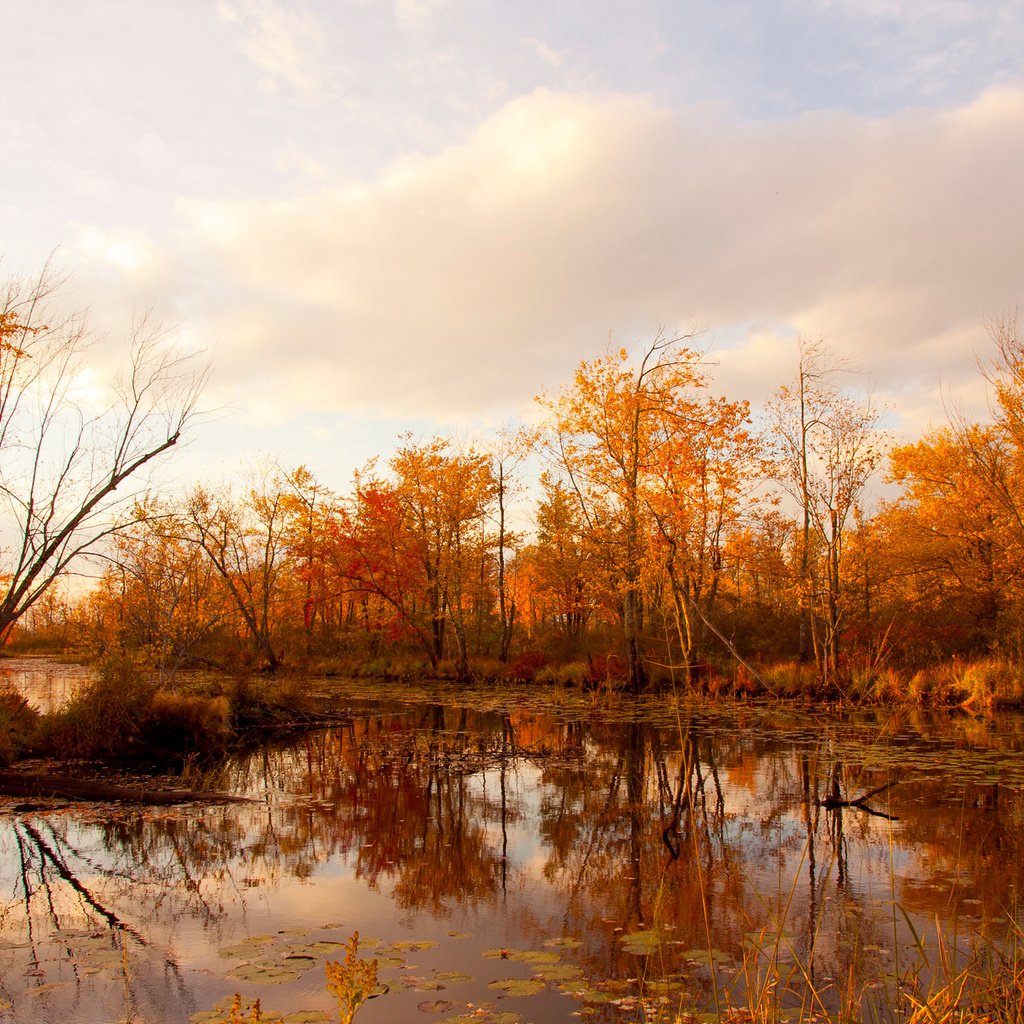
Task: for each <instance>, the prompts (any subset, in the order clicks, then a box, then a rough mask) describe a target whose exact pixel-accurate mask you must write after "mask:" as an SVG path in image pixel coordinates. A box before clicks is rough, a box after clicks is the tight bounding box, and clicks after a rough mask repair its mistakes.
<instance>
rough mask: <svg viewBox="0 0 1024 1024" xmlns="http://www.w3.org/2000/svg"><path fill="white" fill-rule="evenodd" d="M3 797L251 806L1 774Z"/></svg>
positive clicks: (181, 793) (173, 792) (179, 792)
mask: <svg viewBox="0 0 1024 1024" xmlns="http://www.w3.org/2000/svg"><path fill="white" fill-rule="evenodd" d="M0 793H2V794H4V795H6V796H27V797H35V798H36V799H41V798H46V797H50V798H52V797H61V798H63V799H66V800H94V801H113V802H116V803H131V804H148V805H164V804H184V803H218V804H224V803H232V804H233V803H249V802H251V801H250V799H249V798H248V797H244V796H235V795H234V794H232V793H216V792H204V791H203V790H199V789H158V788H155V787H147V786H145V785H143V784H140V783H114V782H101V781H99V780H98V779H82V778H78V777H76V776H72V775H55V774H52V773H46V772H17V771H0Z"/></svg>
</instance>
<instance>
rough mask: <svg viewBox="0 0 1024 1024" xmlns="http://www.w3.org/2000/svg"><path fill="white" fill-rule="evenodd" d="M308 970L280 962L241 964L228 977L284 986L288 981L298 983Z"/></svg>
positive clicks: (229, 972) (260, 983)
mask: <svg viewBox="0 0 1024 1024" xmlns="http://www.w3.org/2000/svg"><path fill="white" fill-rule="evenodd" d="M307 970H308V968H305V967H302V968H300V967H296V966H293V965H289V964H285V963H282V962H280V961H262V962H256V963H250V964H239V965H238V966H237V967H234V968H232V969H231V970H230V971H228V977H229V978H234V979H235V980H236V981H251V982H254V983H255V984H259V985H282V984H284V983H285V982H288V981H297V980H298V979H299V978H301V977H302V975H303V974H305V973H306V971H307Z"/></svg>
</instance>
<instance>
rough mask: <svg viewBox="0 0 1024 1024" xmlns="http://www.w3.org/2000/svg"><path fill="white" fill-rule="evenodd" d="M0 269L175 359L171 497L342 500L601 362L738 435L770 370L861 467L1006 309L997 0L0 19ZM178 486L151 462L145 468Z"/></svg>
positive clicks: (481, 6)
mask: <svg viewBox="0 0 1024 1024" xmlns="http://www.w3.org/2000/svg"><path fill="white" fill-rule="evenodd" d="M0 18H2V21H0V24H2V25H3V36H4V39H5V47H4V59H3V61H2V62H0V96H2V97H3V102H2V103H0V137H2V139H3V149H2V156H0V258H2V263H0V274H2V275H10V274H15V275H25V274H32V273H33V272H37V271H38V270H39V268H40V267H41V266H42V265H43V264H44V263H45V262H46V260H47V259H52V260H53V262H54V264H55V265H56V266H57V267H59V268H60V270H61V271H63V272H67V273H68V274H69V275H70V276H69V281H68V284H67V285H66V286H65V289H64V293H63V296H62V300H61V301H63V302H66V303H68V304H70V305H74V306H77V307H83V308H86V307H87V308H88V309H89V311H90V317H91V322H92V324H93V326H94V329H95V331H96V333H97V335H98V336H99V337H100V339H101V340H100V342H99V343H98V345H97V349H96V355H95V358H96V359H97V360H101V359H102V356H103V354H104V353H107V354H108V355H109V354H112V353H114V352H119V351H122V350H123V344H124V341H125V337H126V333H127V330H128V328H129V325H130V324H131V321H132V318H133V316H137V315H139V313H140V312H145V311H147V310H149V311H152V312H151V316H152V317H153V318H156V320H158V321H160V322H163V323H164V324H166V325H168V326H169V327H171V328H173V329H174V331H175V332H176V336H177V337H178V338H179V339H180V343H181V344H182V345H183V346H185V347H190V348H196V349H199V350H202V351H203V352H205V353H207V354H208V356H209V358H210V359H211V360H212V371H211V377H210V381H209V384H208V386H207V389H206V393H205V397H204V405H205V407H206V409H207V410H208V414H207V415H206V416H205V417H204V418H203V420H202V421H201V422H199V423H197V424H196V426H195V429H194V430H193V433H192V438H191V442H190V445H189V448H188V451H187V455H186V456H185V458H186V465H187V467H188V472H189V473H190V474H192V475H193V476H197V477H206V478H216V477H217V476H218V475H220V476H222V477H230V476H231V475H232V474H237V471H238V468H239V466H240V465H244V464H246V463H247V462H251V461H252V460H254V459H266V458H273V459H277V460H279V461H280V462H281V463H282V464H283V465H285V466H287V467H295V466H298V465H299V464H305V465H306V466H307V467H308V468H309V469H311V470H312V472H313V473H314V474H315V475H316V477H317V478H318V479H319V480H320V481H321V482H323V483H325V484H326V485H328V486H331V487H335V488H338V489H344V488H345V487H346V486H347V484H348V482H349V481H350V479H351V474H352V472H353V470H354V469H355V468H356V467H358V466H360V465H362V464H363V463H364V462H365V461H366V459H368V458H369V457H371V456H373V455H376V454H379V455H381V456H383V457H384V458H386V457H387V455H388V454H390V452H391V451H392V450H393V449H394V446H395V444H396V442H397V439H398V437H399V435H400V434H401V433H402V432H404V431H410V432H412V434H413V435H414V437H417V438H423V439H426V438H428V437H430V436H432V435H434V434H437V433H441V434H446V435H453V436H457V437H459V438H461V439H463V440H474V439H486V438H488V437H489V436H491V435H493V432H494V431H496V430H498V429H499V428H501V427H503V426H508V425H510V424H515V423H518V422H521V421H523V420H524V419H526V420H528V419H530V418H533V417H535V416H536V405H535V403H534V401H533V399H534V396H535V395H536V394H537V393H538V392H540V391H543V390H547V391H549V392H555V391H557V390H558V389H559V388H560V387H561V386H563V385H564V384H566V383H568V382H569V381H570V380H571V377H572V374H573V372H574V370H575V367H576V366H577V364H578V363H579V362H580V360H582V359H591V358H594V357H596V356H599V355H601V354H602V353H603V352H604V351H605V348H606V346H607V345H608V344H610V343H611V344H614V345H615V346H616V347H618V346H626V347H629V348H632V349H636V350H639V349H642V348H643V347H644V346H645V345H646V344H648V343H649V342H650V341H651V339H652V338H653V337H655V336H656V335H657V334H658V333H659V332H666V333H669V334H672V333H680V334H694V335H695V342H694V343H695V344H696V345H698V346H699V347H700V348H701V349H703V350H705V351H706V352H707V362H708V365H709V373H710V376H711V379H712V386H713V389H714V390H715V391H717V392H720V393H723V394H726V395H727V396H728V397H730V398H745V399H748V400H749V401H751V402H752V403H753V404H754V405H755V406H757V405H759V404H760V403H762V402H763V401H764V400H765V399H766V398H767V397H768V396H769V395H770V394H771V393H772V392H773V391H774V390H775V389H776V388H777V387H778V386H779V385H780V384H783V383H785V382H786V381H788V380H789V379H791V377H792V375H793V373H794V370H795V366H796V353H797V345H798V339H800V338H804V339H807V340H814V339H818V338H822V339H824V340H825V342H826V344H827V345H828V346H829V347H830V348H831V349H832V350H833V351H834V352H835V353H837V355H839V356H840V357H842V358H844V359H846V360H847V361H848V362H849V363H850V365H851V366H854V367H856V368H857V369H858V370H859V371H860V373H859V374H858V375H856V377H855V378H854V379H856V380H858V381H862V382H863V386H864V387H865V389H868V390H870V393H871V395H872V397H873V400H874V401H875V402H876V403H877V404H878V406H879V407H880V408H882V409H884V410H885V416H886V422H887V424H888V425H889V426H890V427H891V428H892V429H893V431H894V432H895V433H896V435H897V437H906V438H909V437H914V436H916V435H918V434H919V433H920V432H921V431H923V430H926V429H928V428H929V426H934V425H938V424H941V423H942V422H944V420H945V417H946V414H947V411H948V409H949V408H950V407H951V406H960V407H963V408H965V409H967V410H969V411H971V412H972V414H977V415H981V414H983V410H984V392H983V388H982V384H981V376H980V374H979V372H978V360H979V359H981V360H982V361H983V360H984V359H985V358H986V357H987V355H988V353H989V352H990V351H991V342H990V339H989V335H988V333H987V325H991V323H992V322H993V320H996V319H998V318H1000V317H1005V316H1007V315H1009V314H1011V313H1012V311H1013V310H1014V309H1015V308H1016V306H1017V304H1018V302H1019V301H1020V300H1021V299H1022V293H1024V188H1022V180H1024V0H780V2H772V0H708V2H692V0H632V2H629V3H622V2H612V0H586V2H582V0H581V2H577V0H564V2H563V0H542V2H541V0H517V2H516V3H508V2H494V0H462V2H460V0H388V2H377V0H310V2H299V0H295V2H285V0H175V2H174V3H170V2H150V3H139V2H137V0H79V2H76V3H71V2H67V0H33V2H32V3H18V2H16V0H0ZM180 465H181V464H180V463H179V466H180Z"/></svg>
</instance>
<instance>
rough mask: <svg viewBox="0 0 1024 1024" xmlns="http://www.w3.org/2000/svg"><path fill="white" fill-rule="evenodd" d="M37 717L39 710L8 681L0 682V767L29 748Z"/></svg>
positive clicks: (36, 728) (35, 731)
mask: <svg viewBox="0 0 1024 1024" xmlns="http://www.w3.org/2000/svg"><path fill="white" fill-rule="evenodd" d="M39 718H40V715H39V712H38V711H36V710H35V708H33V707H32V706H31V705H30V704H29V702H28V701H27V700H26V699H25V698H24V697H23V696H22V695H21V694H20V693H19V692H18V691H17V690H16V689H15V688H14V687H13V686H12V685H11V684H10V683H9V682H6V681H5V682H3V683H0V767H3V766H4V765H7V764H10V763H11V762H12V761H16V760H17V759H18V758H19V757H21V756H22V755H23V754H25V753H26V752H27V751H28V750H29V749H30V748H31V746H32V743H33V741H34V739H35V736H36V733H37V731H38V729H39Z"/></svg>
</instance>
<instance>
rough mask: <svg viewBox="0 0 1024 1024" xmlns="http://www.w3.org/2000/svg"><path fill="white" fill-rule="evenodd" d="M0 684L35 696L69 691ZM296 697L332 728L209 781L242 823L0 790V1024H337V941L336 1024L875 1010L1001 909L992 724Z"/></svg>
mask: <svg viewBox="0 0 1024 1024" xmlns="http://www.w3.org/2000/svg"><path fill="white" fill-rule="evenodd" d="M5 665H6V671H7V672H8V674H9V675H10V676H11V677H12V678H13V679H14V681H15V682H16V683H17V684H18V685H20V686H22V687H23V688H24V689H25V690H26V692H30V693H32V694H33V696H34V697H35V699H37V700H39V701H40V702H41V703H47V702H53V701H55V700H59V699H60V698H61V697H62V695H63V694H64V693H65V689H66V687H68V686H70V687H72V688H73V686H74V685H75V683H74V680H72V681H71V682H70V683H65V682H61V681H60V680H59V679H56V680H55V677H54V676H53V674H52V672H51V673H50V674H49V675H47V674H45V673H43V672H42V669H41V668H40V667H37V668H36V669H35V670H34V671H35V674H33V673H27V672H25V671H22V670H20V669H19V668H18V666H17V665H16V664H13V663H5ZM309 686H310V688H311V689H314V690H315V691H317V692H318V693H321V694H322V696H323V698H324V702H325V703H324V706H325V707H330V709H331V710H332V711H333V712H334V713H336V714H337V715H338V718H339V722H338V724H333V725H331V726H329V727H325V728H322V729H318V730H316V731H312V732H308V733H305V734H303V735H301V736H292V737H290V738H289V739H288V740H280V739H274V740H268V741H267V743H266V744H265V745H263V746H261V747H259V748H258V749H255V750H253V751H252V752H251V753H249V754H248V755H247V756H244V757H239V758H237V759H235V760H233V761H231V762H230V763H229V764H226V765H225V766H223V768H221V769H220V770H219V771H218V772H217V774H216V777H215V778H213V779H211V780H209V784H210V785H213V786H215V787H216V788H218V789H221V790H227V791H230V792H232V793H235V794H239V795H242V796H246V797H248V798H250V799H249V801H248V802H245V803H235V804H227V805H213V804H201V805H190V806H180V807H179V806H176V807H170V808H157V809H154V808H148V809H140V808H137V807H128V806H117V805H112V804H108V805H88V806H87V805H67V806H59V805H57V806H47V807H39V806H27V805H25V804H24V802H21V803H19V802H18V801H16V800H13V799H9V800H2V799H0V1007H2V1010H0V1022H7V1021H17V1022H19V1024H34V1022H60V1024H94V1022H108V1021H109V1022H112V1021H126V1020H131V1021H135V1022H137V1024H142V1022H148V1024H164V1022H173V1024H184V1022H186V1021H190V1020H192V1021H195V1022H207V1021H215V1020H223V1019H225V1016H226V1010H225V1007H226V1006H227V1005H229V1004H230V1001H231V997H232V994H233V993H235V992H240V993H241V994H242V995H243V997H244V999H245V1001H246V1002H247V1003H248V1002H249V1001H251V1000H253V999H255V998H259V999H260V1000H261V1004H262V1008H263V1010H264V1012H270V1013H273V1014H275V1015H279V1016H281V1017H283V1018H284V1019H285V1020H287V1021H289V1022H294V1024H302V1022H316V1021H327V1020H336V1019H337V1007H336V1004H335V1001H334V999H333V997H332V996H331V994H330V993H329V992H328V991H327V989H326V977H325V967H324V964H325V962H326V961H329V960H341V959H343V957H344V950H343V949H342V948H341V944H342V943H344V942H345V940H346V939H348V938H349V936H350V935H352V933H353V932H356V931H358V933H359V937H360V954H361V955H362V956H364V957H376V958H377V960H378V965H379V978H380V982H381V987H382V989H383V988H386V991H385V992H382V994H381V995H380V996H379V997H378V998H374V999H372V1000H370V1001H369V1002H367V1003H366V1004H365V1005H364V1006H363V1008H362V1009H361V1010H360V1011H359V1015H358V1021H359V1024H375V1022H377V1024H381V1022H386V1024H397V1022H416V1021H422V1022H424V1024H426V1022H428V1021H431V1020H435V1021H445V1022H452V1021H455V1022H458V1024H464V1022H467V1021H474V1022H477V1024H489V1022H492V1024H493V1022H500V1024H515V1022H521V1024H529V1022H533V1024H554V1022H563V1021H570V1020H579V1019H582V1020H584V1021H586V1020H590V1021H600V1022H626V1021H672V1020H674V1019H675V1015H676V1013H677V1012H678V1011H679V1010H681V1009H687V1010H689V1009H696V1010H703V1011H708V1012H711V1011H714V1010H715V1008H716V1006H717V1008H718V1009H720V1010H724V1008H725V1007H726V1006H727V1005H728V1004H729V1002H730V1001H732V1002H733V1003H734V1004H735V1003H739V1002H741V1001H742V1000H743V999H744V990H743V986H744V984H745V983H748V982H749V981H750V980H751V979H752V978H754V977H756V976H758V975H759V974H760V975H763V972H764V971H765V970H766V969H768V967H769V965H772V964H773V965H774V970H775V971H776V973H778V974H780V975H781V976H782V977H783V978H790V979H791V984H790V986H789V988H790V989H791V991H790V992H789V993H783V992H782V991H781V988H780V992H779V1000H780V1004H781V1006H783V1007H785V1006H787V1005H794V1006H796V1005H799V1002H800V1000H801V999H802V998H803V999H806V998H807V996H806V989H805V987H804V986H803V985H802V984H801V982H800V980H799V979H800V977H801V976H802V975H803V974H804V973H806V975H807V976H808V977H810V978H812V979H813V983H814V987H815V989H816V990H817V991H818V992H819V993H820V998H821V1000H822V1001H823V1003H825V1004H826V1005H827V1004H828V1003H829V1001H830V1000H833V999H835V998H837V996H836V993H837V992H838V990H839V989H841V988H842V987H843V986H844V985H848V983H849V980H850V979H851V978H852V979H853V981H854V985H855V987H856V989H857V991H860V990H861V989H862V988H864V987H865V986H866V987H867V989H868V991H869V992H870V993H874V994H877V996H878V998H879V1000H880V1001H882V1002H884V1001H885V998H886V997H885V993H886V991H890V992H891V990H892V987H893V985H895V984H896V978H898V977H899V978H903V979H906V978H908V977H909V976H910V974H911V973H912V972H913V971H914V970H916V969H919V968H920V967H921V965H922V954H921V951H920V949H919V948H918V947H917V946H916V944H915V940H914V933H915V932H916V934H917V935H918V936H919V937H920V938H921V940H922V942H923V943H924V945H925V947H927V948H926V950H925V952H926V953H927V955H928V956H929V957H930V958H931V959H932V960H934V958H935V954H934V944H935V939H936V934H937V932H941V935H942V937H943V939H944V940H945V941H946V942H949V943H952V944H955V945H956V946H958V947H959V948H960V949H962V950H963V951H964V952H965V954H966V953H969V952H970V950H971V948H972V947H976V946H977V944H978V943H979V942H998V941H1000V939H1001V938H1002V937H1004V936H1005V933H1006V930H1007V925H1008V922H1009V921H1010V920H1011V919H1012V918H1013V917H1014V915H1015V914H1016V912H1017V908H1018V886H1019V885H1020V875H1021V870H1022V846H1024V829H1022V826H1024V800H1022V793H1024V754H1022V749H1024V720H1022V719H1021V718H1020V717H1017V716H1011V715H1006V716H996V717H992V718H984V719H979V718H973V717H969V716H964V715H961V716H946V715H933V714H927V713H924V712H918V711H891V710H886V711H878V710H872V711H860V712H857V713H851V714H846V715H829V714H824V713H821V712H815V711H811V710H806V709H797V708H792V707H778V706H771V705H764V704H739V705H737V704H731V703H729V704H710V703H695V704H687V703H683V704H679V705H678V706H677V705H675V704H673V703H670V702H667V701H654V700H651V701H647V700H644V701H636V700H618V701H611V700H608V699H594V698H584V697H582V696H580V695H568V694H565V693H559V692H555V691H548V690H536V689H528V690H525V691H502V692H500V693H496V694H491V695H490V696H485V695H482V694H475V695H472V696H471V697H470V696H468V695H465V694H463V695H462V696H461V697H460V695H459V694H458V692H457V691H455V690H451V691H447V692H446V695H445V696H444V697H443V698H439V697H438V696H437V695H436V694H431V692H430V691H429V690H428V688H427V687H426V686H424V687H421V688H415V687H397V686H391V687H389V688H387V689H386V690H383V691H382V690H381V689H380V688H376V689H375V688H373V687H371V686H369V685H366V684H356V683H348V682H341V681H337V680H330V681H324V680H314V681H311V682H310V684H309ZM872 793H873V795H871V796H869V797H868V799H867V800H866V801H864V802H863V803H861V804H860V805H858V806H846V807H838V808H832V807H830V806H829V799H828V798H829V797H832V798H835V797H838V798H839V799H841V800H846V801H856V800H858V799H860V798H862V797H863V796H864V795H865V794H872ZM911 928H913V929H914V932H912V931H911ZM797 964H799V965H800V968H799V969H797V968H796V965H797ZM716 993H717V994H716Z"/></svg>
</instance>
